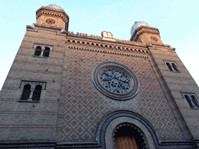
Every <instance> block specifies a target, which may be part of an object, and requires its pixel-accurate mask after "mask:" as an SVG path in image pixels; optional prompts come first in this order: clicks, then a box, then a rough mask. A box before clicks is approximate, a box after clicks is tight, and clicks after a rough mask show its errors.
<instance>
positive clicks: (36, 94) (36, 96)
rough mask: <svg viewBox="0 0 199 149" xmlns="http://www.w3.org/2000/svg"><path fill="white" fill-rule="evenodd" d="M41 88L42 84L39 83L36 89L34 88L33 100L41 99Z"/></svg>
mask: <svg viewBox="0 0 199 149" xmlns="http://www.w3.org/2000/svg"><path fill="white" fill-rule="evenodd" d="M41 90H42V86H41V85H37V86H36V87H35V90H34V92H33V96H32V100H33V101H38V100H39V99H40V96H41Z"/></svg>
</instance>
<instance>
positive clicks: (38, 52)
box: [35, 46, 41, 56]
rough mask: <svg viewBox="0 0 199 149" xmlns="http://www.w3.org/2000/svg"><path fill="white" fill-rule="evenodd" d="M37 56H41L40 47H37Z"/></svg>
mask: <svg viewBox="0 0 199 149" xmlns="http://www.w3.org/2000/svg"><path fill="white" fill-rule="evenodd" d="M35 55H36V56H39V55H41V47H40V46H37V47H36V49H35Z"/></svg>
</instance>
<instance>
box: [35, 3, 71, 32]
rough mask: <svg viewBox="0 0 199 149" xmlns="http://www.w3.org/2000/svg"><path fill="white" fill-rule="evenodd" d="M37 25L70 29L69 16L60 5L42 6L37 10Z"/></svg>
mask: <svg viewBox="0 0 199 149" xmlns="http://www.w3.org/2000/svg"><path fill="white" fill-rule="evenodd" d="M36 19H37V22H36V24H37V25H43V26H50V27H55V28H61V29H64V30H66V31H68V24H69V16H68V15H67V14H66V13H65V11H64V10H63V9H62V8H61V7H60V6H58V5H55V4H50V5H48V6H45V7H44V6H42V7H41V8H39V9H38V10H37V11H36Z"/></svg>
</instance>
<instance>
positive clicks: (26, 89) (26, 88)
mask: <svg viewBox="0 0 199 149" xmlns="http://www.w3.org/2000/svg"><path fill="white" fill-rule="evenodd" d="M30 88H31V86H30V84H26V85H24V88H23V92H22V95H21V100H28V98H29V97H30V93H31V91H30Z"/></svg>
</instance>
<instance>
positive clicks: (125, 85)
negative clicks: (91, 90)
mask: <svg viewBox="0 0 199 149" xmlns="http://www.w3.org/2000/svg"><path fill="white" fill-rule="evenodd" d="M100 83H101V84H102V86H103V87H104V88H105V89H107V90H108V91H110V92H113V93H125V92H127V91H128V90H129V87H130V80H129V79H128V77H127V76H126V75H125V74H124V72H121V71H119V70H115V69H112V70H111V69H109V70H105V71H104V72H103V73H102V75H101V76H100Z"/></svg>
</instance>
